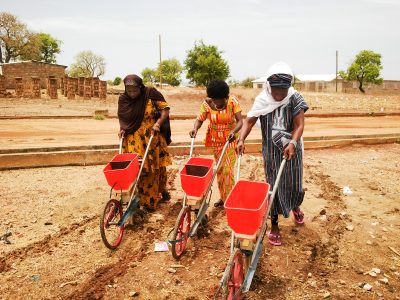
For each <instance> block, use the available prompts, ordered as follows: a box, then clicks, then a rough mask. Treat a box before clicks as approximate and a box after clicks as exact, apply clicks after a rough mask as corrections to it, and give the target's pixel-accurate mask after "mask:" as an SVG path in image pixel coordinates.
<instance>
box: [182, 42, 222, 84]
mask: <svg viewBox="0 0 400 300" xmlns="http://www.w3.org/2000/svg"><path fill="white" fill-rule="evenodd" d="M222 53H223V52H222V51H219V50H218V48H217V46H213V45H205V44H204V43H203V41H200V42H196V43H195V45H194V48H193V49H191V50H189V51H188V54H187V57H186V60H185V69H186V78H187V79H189V80H190V82H191V83H194V84H196V85H207V84H208V83H209V82H210V81H211V80H213V79H220V80H226V79H227V78H228V76H229V66H228V63H227V62H226V60H224V59H223V58H222V56H221V54H222Z"/></svg>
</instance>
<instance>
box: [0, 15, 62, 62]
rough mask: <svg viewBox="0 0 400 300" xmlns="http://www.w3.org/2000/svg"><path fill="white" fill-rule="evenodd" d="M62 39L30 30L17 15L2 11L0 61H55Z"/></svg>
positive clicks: (0, 21)
mask: <svg viewBox="0 0 400 300" xmlns="http://www.w3.org/2000/svg"><path fill="white" fill-rule="evenodd" d="M60 45H61V41H59V40H57V39H55V38H53V37H52V36H51V35H50V34H47V33H35V32H33V31H30V30H29V29H28V28H27V26H26V24H24V23H22V22H21V21H20V20H19V19H18V18H17V17H16V16H14V15H12V14H10V13H6V12H2V13H0V62H6V63H7V62H10V60H13V61H17V60H37V61H43V62H47V63H55V62H56V58H55V55H56V54H58V53H60V52H61V49H60Z"/></svg>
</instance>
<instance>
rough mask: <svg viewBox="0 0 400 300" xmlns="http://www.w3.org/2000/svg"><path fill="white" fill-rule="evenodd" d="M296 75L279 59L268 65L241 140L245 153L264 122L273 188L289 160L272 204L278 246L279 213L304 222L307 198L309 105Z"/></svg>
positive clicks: (264, 144) (273, 239)
mask: <svg viewBox="0 0 400 300" xmlns="http://www.w3.org/2000/svg"><path fill="white" fill-rule="evenodd" d="M293 78H294V76H293V72H292V70H291V68H290V67H289V66H288V65H287V64H286V63H284V62H277V63H275V64H274V65H272V66H271V67H270V68H269V69H268V72H267V81H266V82H265V87H264V89H263V91H262V92H261V93H260V94H259V95H258V96H257V97H256V99H255V101H254V104H253V107H252V108H251V110H250V111H249V113H248V114H247V118H246V120H245V121H244V123H243V128H242V130H241V133H240V138H239V140H238V142H237V151H238V153H243V152H244V150H245V146H244V141H245V139H246V137H247V136H248V135H249V133H250V131H251V129H252V128H253V126H254V125H255V124H256V123H257V122H259V123H260V125H261V132H262V153H263V157H264V168H265V176H266V180H267V182H268V183H269V184H270V185H271V189H272V188H273V186H274V183H275V181H276V176H277V173H278V169H279V166H280V163H281V161H282V157H283V156H284V157H285V158H286V159H287V160H288V161H287V163H286V166H285V169H284V171H283V174H282V177H281V181H280V183H279V187H278V191H277V193H276V195H275V200H274V203H273V205H272V208H271V225H272V226H271V231H270V232H269V234H268V240H269V243H270V244H272V245H274V246H279V245H281V244H282V241H281V234H280V230H279V226H278V215H279V214H282V215H283V216H284V217H286V218H287V217H289V216H290V212H292V213H293V216H294V219H295V222H296V223H297V224H303V223H304V213H303V212H302V211H301V210H300V205H301V204H302V202H303V199H304V191H303V186H302V181H303V151H302V149H303V143H302V139H301V137H302V135H303V130H304V113H305V112H306V111H307V110H308V106H307V103H306V102H305V101H304V99H303V97H302V96H301V95H300V94H299V93H298V92H297V91H296V90H295V89H294V88H293V87H292V86H291V85H292V82H293Z"/></svg>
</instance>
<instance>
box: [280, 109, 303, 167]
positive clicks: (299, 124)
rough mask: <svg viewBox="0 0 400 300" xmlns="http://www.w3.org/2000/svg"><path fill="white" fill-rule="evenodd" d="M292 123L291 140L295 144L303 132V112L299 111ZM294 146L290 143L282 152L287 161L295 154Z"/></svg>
mask: <svg viewBox="0 0 400 300" xmlns="http://www.w3.org/2000/svg"><path fill="white" fill-rule="evenodd" d="M293 123H294V129H293V132H292V140H295V141H296V142H298V141H299V140H300V138H301V136H302V135H303V131H304V110H303V109H302V110H300V112H299V113H298V114H297V115H296V116H295V117H294V119H293ZM295 149H296V148H295V146H294V145H293V144H292V143H289V144H288V145H287V146H286V148H285V150H284V151H283V156H284V157H285V158H286V159H288V160H291V159H292V158H293V157H294V156H295V154H296V151H295Z"/></svg>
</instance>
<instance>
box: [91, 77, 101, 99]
mask: <svg viewBox="0 0 400 300" xmlns="http://www.w3.org/2000/svg"><path fill="white" fill-rule="evenodd" d="M99 82H100V79H99V78H98V77H94V78H93V79H92V97H95V98H99Z"/></svg>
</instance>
